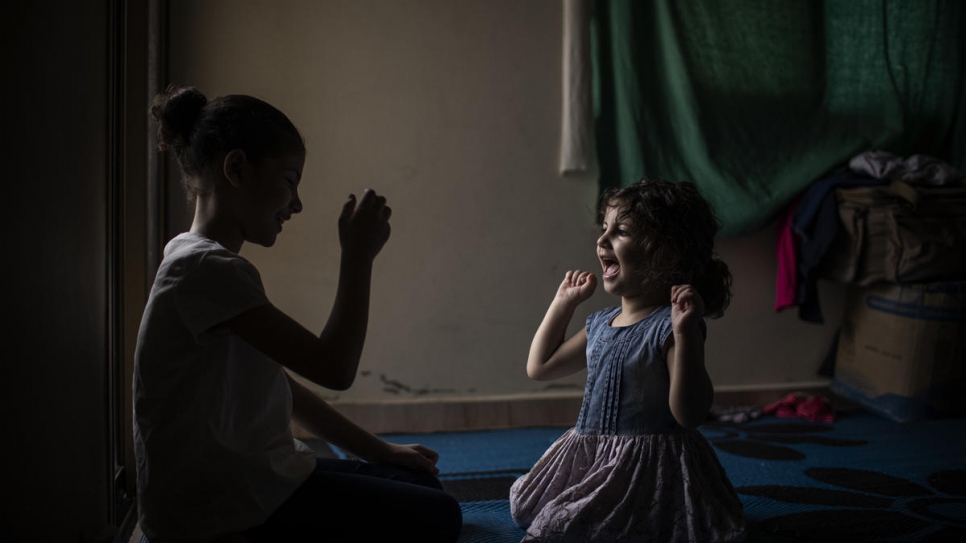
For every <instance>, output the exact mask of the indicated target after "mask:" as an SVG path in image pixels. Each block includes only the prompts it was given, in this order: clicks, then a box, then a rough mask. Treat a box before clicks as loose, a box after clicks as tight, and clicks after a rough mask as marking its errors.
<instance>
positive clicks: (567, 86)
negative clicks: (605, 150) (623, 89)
mask: <svg viewBox="0 0 966 543" xmlns="http://www.w3.org/2000/svg"><path fill="white" fill-rule="evenodd" d="M561 1H562V3H563V4H562V7H563V89H562V90H563V111H562V112H561V127H560V128H561V130H560V173H561V174H563V175H567V174H571V173H583V172H588V171H590V170H591V169H593V167H594V161H595V154H594V114H593V109H592V108H591V103H592V92H591V87H592V84H593V81H592V77H591V74H592V64H591V57H590V21H591V18H590V16H591V2H590V0H561Z"/></svg>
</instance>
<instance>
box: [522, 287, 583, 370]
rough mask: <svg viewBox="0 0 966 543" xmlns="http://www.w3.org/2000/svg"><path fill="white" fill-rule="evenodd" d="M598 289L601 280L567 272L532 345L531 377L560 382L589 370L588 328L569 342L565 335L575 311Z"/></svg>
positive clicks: (529, 359)
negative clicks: (581, 371)
mask: <svg viewBox="0 0 966 543" xmlns="http://www.w3.org/2000/svg"><path fill="white" fill-rule="evenodd" d="M596 286H597V279H596V278H595V277H594V275H593V274H592V273H590V272H581V271H579V270H577V271H568V272H567V275H566V276H565V277H564V280H563V282H562V283H560V287H559V288H558V289H557V295H556V296H555V297H554V299H553V301H552V302H551V303H550V307H549V309H547V314H546V315H545V316H544V317H543V322H541V323H540V326H539V327H538V328H537V332H536V334H534V336H533V341H532V342H531V343H530V354H529V356H528V357H527V375H528V376H529V377H530V378H531V379H534V380H537V381H547V380H550V379H557V378H560V377H565V376H567V375H571V374H574V373H576V372H578V371H580V370H581V369H584V368H586V367H587V353H586V349H587V330H586V328H581V329H580V331H579V332H577V333H576V334H574V335H573V336H572V337H571V338H570V339H568V340H566V341H564V335H565V334H566V333H567V326H568V325H569V324H570V320H571V319H572V318H573V316H574V310H576V309H577V306H578V305H580V304H581V303H583V302H584V301H585V300H587V298H590V296H591V295H592V294H593V293H594V288H596Z"/></svg>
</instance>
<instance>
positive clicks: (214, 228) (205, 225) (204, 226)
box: [190, 196, 245, 254]
mask: <svg viewBox="0 0 966 543" xmlns="http://www.w3.org/2000/svg"><path fill="white" fill-rule="evenodd" d="M216 207H217V204H216V203H215V199H214V198H204V197H201V196H199V197H198V199H197V201H195V216H194V219H193V220H192V221H191V230H190V231H191V233H193V234H198V235H200V236H204V237H206V238H208V239H210V240H213V241H217V242H218V243H220V244H221V245H222V246H223V247H224V248H226V249H228V250H229V251H231V252H233V253H236V254H237V253H238V252H239V251H241V247H242V244H243V243H244V242H245V238H244V236H243V235H242V234H241V232H238V231H237V229H236V228H233V227H232V226H231V225H230V224H229V223H228V222H227V221H225V220H223V219H221V220H219V217H221V215H220V214H218V213H216Z"/></svg>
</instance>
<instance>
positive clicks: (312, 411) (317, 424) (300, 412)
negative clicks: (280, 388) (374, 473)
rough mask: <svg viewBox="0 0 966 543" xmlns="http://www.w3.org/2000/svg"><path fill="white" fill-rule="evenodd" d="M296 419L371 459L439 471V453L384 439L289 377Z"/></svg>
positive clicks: (305, 426)
mask: <svg viewBox="0 0 966 543" xmlns="http://www.w3.org/2000/svg"><path fill="white" fill-rule="evenodd" d="M288 380H289V386H290V387H291V388H292V418H294V419H295V420H296V421H297V422H298V423H299V424H300V425H302V426H303V427H304V428H306V429H307V430H309V431H310V432H312V433H313V434H315V435H317V436H319V437H321V438H323V439H325V440H326V441H328V442H330V443H332V444H333V445H335V446H337V447H339V448H340V449H342V450H345V451H348V452H351V453H352V454H354V455H356V456H357V457H359V458H361V459H362V460H365V461H367V462H381V463H388V464H395V465H397V466H403V467H407V468H412V469H419V470H423V471H428V472H430V473H432V474H437V473H439V469H437V468H436V460H437V459H438V458H439V455H438V454H437V453H436V452H435V451H433V450H431V449H429V448H427V447H424V446H422V445H397V444H395V443H389V442H387V441H384V440H382V439H380V438H379V437H378V436H376V435H375V434H373V433H371V432H369V431H368V430H366V429H364V428H362V427H361V426H358V425H357V424H355V423H354V422H352V421H351V420H349V419H347V418H345V417H344V416H343V415H342V414H341V413H339V412H338V411H336V410H335V409H333V408H332V406H331V405H329V404H328V403H326V401H325V400H323V399H322V398H320V397H318V396H317V395H315V393H313V392H312V391H311V390H309V389H308V388H306V387H305V386H303V385H302V384H301V383H299V382H298V381H296V380H295V379H292V378H291V377H289V379H288Z"/></svg>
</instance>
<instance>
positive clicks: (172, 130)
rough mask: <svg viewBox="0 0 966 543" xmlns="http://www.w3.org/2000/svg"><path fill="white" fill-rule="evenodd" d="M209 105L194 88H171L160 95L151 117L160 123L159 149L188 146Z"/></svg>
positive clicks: (202, 95)
mask: <svg viewBox="0 0 966 543" xmlns="http://www.w3.org/2000/svg"><path fill="white" fill-rule="evenodd" d="M207 103H208V98H207V97H205V95H204V94H203V93H202V92H201V91H199V90H198V89H196V88H194V87H176V86H171V87H168V89H167V90H166V91H165V92H164V93H162V94H159V95H158V96H157V97H156V98H155V99H154V103H153V104H152V105H151V115H152V116H153V117H154V120H155V121H156V122H157V123H158V148H159V149H161V150H162V151H163V150H165V149H168V148H174V149H178V148H181V147H184V146H186V145H187V144H188V141H189V138H190V137H191V133H192V131H193V130H194V127H195V123H196V122H197V121H198V117H200V116H201V109H202V108H203V107H205V104H207Z"/></svg>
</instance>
